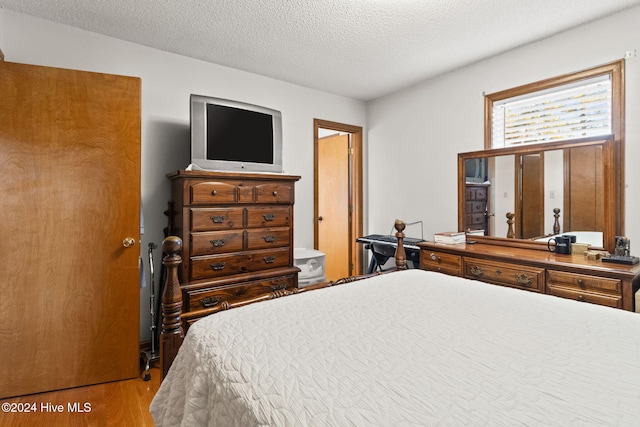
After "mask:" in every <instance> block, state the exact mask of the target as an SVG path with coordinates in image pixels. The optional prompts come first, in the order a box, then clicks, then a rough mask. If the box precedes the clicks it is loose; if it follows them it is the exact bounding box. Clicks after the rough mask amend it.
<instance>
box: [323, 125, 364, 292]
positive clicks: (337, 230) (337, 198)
mask: <svg viewBox="0 0 640 427" xmlns="http://www.w3.org/2000/svg"><path fill="white" fill-rule="evenodd" d="M313 129H314V135H313V141H314V240H315V245H314V246H315V248H316V249H318V250H319V251H321V252H323V253H324V254H325V256H326V276H327V280H337V279H341V278H343V277H347V276H352V275H355V274H361V273H362V271H363V266H362V251H361V250H359V248H358V247H357V246H356V245H357V244H356V238H357V237H359V236H361V234H362V128H361V127H359V126H352V125H346V124H342V123H335V122H329V121H326V120H320V119H314V126H313Z"/></svg>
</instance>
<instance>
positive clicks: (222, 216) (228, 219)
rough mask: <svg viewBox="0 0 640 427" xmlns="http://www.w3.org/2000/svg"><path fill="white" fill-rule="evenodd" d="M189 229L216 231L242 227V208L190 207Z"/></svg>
mask: <svg viewBox="0 0 640 427" xmlns="http://www.w3.org/2000/svg"><path fill="white" fill-rule="evenodd" d="M189 213H190V215H191V231H217V230H231V229H238V228H242V226H243V218H244V216H243V214H244V208H192V209H190V212H189Z"/></svg>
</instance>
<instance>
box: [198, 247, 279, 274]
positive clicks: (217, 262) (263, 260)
mask: <svg viewBox="0 0 640 427" xmlns="http://www.w3.org/2000/svg"><path fill="white" fill-rule="evenodd" d="M291 263H292V260H291V259H290V250H289V248H288V247H287V248H280V249H269V250H260V251H251V252H234V253H229V254H224V255H213V256H202V257H193V258H191V280H201V279H213V278H217V277H223V276H229V275H231V274H240V273H249V272H253V271H263V270H267V269H271V268H278V267H287V266H289V265H291Z"/></svg>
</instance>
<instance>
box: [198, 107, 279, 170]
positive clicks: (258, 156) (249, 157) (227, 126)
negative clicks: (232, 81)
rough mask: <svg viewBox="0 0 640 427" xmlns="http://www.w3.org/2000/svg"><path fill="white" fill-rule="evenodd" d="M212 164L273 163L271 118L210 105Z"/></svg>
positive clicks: (208, 149) (209, 149)
mask: <svg viewBox="0 0 640 427" xmlns="http://www.w3.org/2000/svg"><path fill="white" fill-rule="evenodd" d="M206 156H207V159H208V160H226V161H236V162H252V163H266V164H271V163H273V118H272V116H271V115H270V114H265V113H260V112H256V111H249V110H243V109H238V108H233V107H228V106H225V105H216V104H207V152H206Z"/></svg>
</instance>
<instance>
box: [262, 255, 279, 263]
mask: <svg viewBox="0 0 640 427" xmlns="http://www.w3.org/2000/svg"><path fill="white" fill-rule="evenodd" d="M262 259H263V260H264V263H265V264H273V263H274V262H275V260H276V257H275V255H270V256H266V257H263V258H262Z"/></svg>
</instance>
